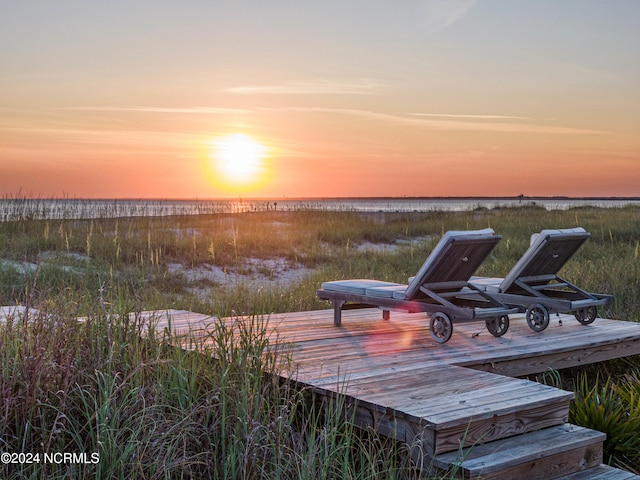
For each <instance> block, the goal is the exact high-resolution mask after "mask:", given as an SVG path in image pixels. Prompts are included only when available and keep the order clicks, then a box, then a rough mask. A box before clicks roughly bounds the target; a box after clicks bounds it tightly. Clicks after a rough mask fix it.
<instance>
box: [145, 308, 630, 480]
mask: <svg viewBox="0 0 640 480" xmlns="http://www.w3.org/2000/svg"><path fill="white" fill-rule="evenodd" d="M144 316H145V318H146V319H148V320H149V321H150V322H151V323H152V324H154V325H155V328H156V329H159V330H163V329H167V328H170V329H171V330H172V332H173V334H174V335H176V336H175V337H174V338H175V339H176V341H178V342H180V343H181V345H182V346H183V347H184V348H212V345H207V338H208V335H210V333H211V331H212V329H213V327H214V326H215V325H216V324H217V323H218V322H224V323H225V324H227V325H228V326H229V327H234V326H235V327H237V326H238V324H239V322H242V321H248V320H247V319H238V318H235V319H222V320H219V319H217V318H214V317H209V316H206V315H202V314H196V313H193V312H186V311H176V310H168V311H165V312H145V313H144ZM263 320H264V321H267V322H268V323H267V329H268V331H269V334H270V337H271V343H272V344H273V345H278V346H281V347H282V348H287V349H288V351H290V352H291V354H292V358H293V365H294V366H293V368H292V369H291V371H288V372H284V373H283V375H284V376H286V377H287V379H288V380H290V381H293V382H295V383H296V385H298V386H299V387H301V388H306V389H312V390H313V391H315V392H316V393H317V394H319V395H321V396H326V397H332V398H338V397H340V398H342V399H344V400H345V401H346V404H347V405H348V406H349V408H351V412H352V414H353V418H355V420H356V423H357V424H358V425H359V426H361V427H362V428H372V429H374V430H376V431H377V432H379V433H380V434H382V435H388V436H392V437H394V438H396V439H397V440H399V441H403V442H406V443H407V444H409V445H410V446H411V448H412V452H414V455H413V456H414V460H415V461H416V462H421V464H423V465H430V466H431V468H434V467H435V468H437V469H441V470H449V469H450V468H451V467H452V466H454V465H456V466H457V467H459V468H460V470H459V472H460V474H461V476H463V477H464V478H500V479H505V478H522V477H524V476H525V475H526V476H527V477H528V478H529V479H536V478H544V479H551V478H563V476H565V475H578V474H577V473H576V472H582V473H581V474H580V475H581V476H571V477H570V478H640V477H636V476H634V475H631V474H628V473H626V472H621V471H616V470H614V469H610V468H608V467H605V466H601V465H600V464H601V462H602V443H603V441H604V435H603V434H601V433H600V432H594V431H592V430H588V429H583V428H580V427H576V426H573V425H569V424H567V423H566V422H567V418H568V408H569V402H570V400H571V399H572V397H573V394H572V393H571V392H567V391H563V390H560V389H557V388H553V387H550V386H546V385H542V384H539V383H537V382H533V381H529V380H526V379H522V378H517V377H522V376H525V375H531V374H536V373H542V372H545V371H547V370H548V369H562V368H567V367H572V366H577V365H585V364H589V363H594V362H599V361H603V360H607V359H613V358H619V357H626V356H630V355H636V354H639V353H640V324H638V323H632V322H623V321H618V320H605V319H597V320H596V321H595V322H594V323H593V324H591V325H588V326H584V325H581V324H579V323H578V322H577V321H576V320H575V319H574V318H573V317H572V316H566V315H564V316H556V317H553V318H552V320H551V323H550V325H549V327H548V328H547V329H546V330H545V331H543V332H540V333H536V332H533V331H532V330H531V329H529V327H528V326H527V324H526V321H525V319H524V317H523V316H513V317H512V319H511V327H510V329H509V331H508V332H507V334H506V335H504V336H503V337H501V338H495V337H493V336H492V335H491V334H490V333H489V332H488V331H487V330H486V328H485V326H484V323H483V322H468V323H455V324H454V334H453V336H452V338H451V340H450V341H449V342H448V343H446V344H439V343H436V342H435V341H433V340H432V338H431V336H430V334H429V331H428V327H427V325H428V319H427V317H426V316H425V315H423V314H404V313H395V312H394V313H392V318H391V320H388V321H385V320H382V319H381V313H380V312H379V311H378V310H376V309H363V310H351V311H345V312H343V322H342V325H341V326H339V327H338V326H335V325H334V323H333V310H320V311H311V312H295V313H285V314H274V315H271V316H269V317H266V318H264V319H263ZM180 338H181V339H182V340H178V339H180ZM194 339H195V341H194ZM469 447H472V448H470V450H468V451H467V450H462V448H469ZM598 475H601V476H598ZM568 478H569V477H568Z"/></svg>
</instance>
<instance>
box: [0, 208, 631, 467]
mask: <svg viewBox="0 0 640 480" xmlns="http://www.w3.org/2000/svg"><path fill="white" fill-rule="evenodd" d="M24 213H25V212H23V214H24ZM28 218H30V217H29V215H28V212H26V214H25V216H24V217H23V218H22V219H21V220H17V221H7V222H1V223H0V261H1V262H0V304H2V305H16V304H17V305H21V306H23V307H27V308H28V310H27V311H28V312H31V313H29V314H28V317H29V318H28V321H26V320H27V319H25V318H23V317H21V316H15V317H14V318H10V319H9V320H8V321H7V323H6V324H4V325H0V361H1V362H2V363H1V364H2V372H1V374H0V400H1V401H2V402H1V403H0V407H1V410H0V435H1V437H0V450H2V451H9V452H65V451H66V452H87V453H92V452H99V454H100V462H99V463H97V464H92V463H89V464H83V465H78V464H64V465H51V464H48V465H44V464H39V465H23V466H17V465H3V466H0V477H2V478H9V479H18V478H72V477H73V478H96V477H99V478H150V479H152V478H220V479H224V478H313V479H316V478H321V479H325V478H326V479H329V478H354V479H356V478H357V479H365V478H380V477H385V478H415V477H417V469H416V467H415V465H414V464H413V463H412V461H411V455H410V454H409V451H408V447H407V446H405V445H401V444H398V443H396V442H394V441H392V440H390V439H387V438H383V437H380V436H377V435H375V434H373V433H371V432H363V431H361V430H359V429H357V428H355V427H354V426H353V422H352V420H353V419H352V418H351V415H352V412H353V408H352V406H351V405H349V404H346V403H345V400H344V399H339V400H334V403H333V404H331V405H326V404H325V405H322V404H319V403H318V402H319V400H317V399H315V400H314V398H313V394H312V393H311V392H309V391H306V390H304V389H298V388H293V387H292V384H291V383H289V382H280V381H276V380H275V378H276V377H274V376H272V375H270V374H269V373H278V372H290V371H291V369H293V367H292V366H291V364H290V355H289V352H287V351H286V349H276V350H273V347H272V339H270V338H269V336H268V331H269V329H268V328H267V326H266V323H265V319H267V318H268V315H269V314H270V313H272V312H286V311H301V310H310V309H318V308H327V307H328V306H327V305H326V304H324V303H322V302H320V301H319V300H318V299H317V297H316V295H315V291H316V289H317V288H318V287H319V285H320V283H321V282H322V281H325V280H328V279H340V278H348V277H352V278H354V277H362V278H377V279H383V280H388V281H395V282H406V279H407V278H408V277H409V276H411V275H413V274H414V273H415V272H416V271H417V269H418V268H419V266H420V265H421V264H422V262H423V261H424V258H425V257H426V256H427V255H428V253H429V252H430V250H431V249H432V248H433V246H434V245H435V242H437V240H438V238H439V237H440V236H441V235H442V233H444V232H445V231H447V230H452V229H477V228H485V227H492V228H494V229H495V230H496V231H497V232H498V233H500V234H501V235H503V241H502V242H501V243H500V244H499V246H498V247H497V248H496V250H495V251H494V253H493V254H492V256H491V257H490V258H489V259H488V261H487V262H485V264H484V265H483V266H482V269H481V271H480V272H478V273H479V274H482V275H487V276H504V275H505V274H506V273H507V272H508V270H509V269H510V268H511V266H512V265H513V264H514V263H515V261H517V259H518V258H520V256H521V255H522V253H523V252H524V251H525V250H526V248H527V246H528V243H529V236H530V235H531V233H533V232H535V231H538V230H540V229H542V228H567V227H573V226H582V227H584V228H585V229H587V230H588V231H590V232H591V233H592V237H591V239H590V240H589V241H588V242H587V243H586V244H585V246H584V247H583V248H582V249H581V250H580V251H579V252H578V253H577V254H576V257H575V258H574V259H572V260H571V261H570V262H569V264H568V265H567V266H566V267H565V269H564V270H563V272H562V273H563V275H564V276H566V277H567V278H569V279H570V280H573V281H575V282H576V283H577V284H579V285H580V286H583V287H584V288H586V289H587V290H594V291H598V292H603V293H611V294H613V295H615V297H616V302H615V303H614V304H613V305H612V306H611V307H610V308H609V309H607V310H606V311H604V312H601V313H602V315H605V316H610V317H612V318H620V319H624V320H630V321H640V295H638V291H639V288H640V276H639V269H640V258H639V248H640V247H639V239H640V209H638V208H633V207H629V208H622V209H598V208H580V209H573V210H568V211H551V212H548V211H546V210H544V209H540V208H532V207H526V208H524V207H523V208H505V209H494V210H486V209H478V210H475V211H470V212H459V213H447V212H429V213H414V214H405V213H376V214H358V213H353V212H318V211H313V210H301V211H292V212H276V211H265V212H259V213H245V214H239V215H230V214H203V215H199V216H163V217H122V218H106V219H94V220H82V219H73V218H71V219H64V218H63V219H53V220H29V219H28ZM363 244H374V245H377V244H384V245H389V244H393V245H394V248H392V249H387V248H385V249H361V248H358V247H359V246H361V245H363ZM274 258H278V259H285V260H286V261H287V262H288V263H287V264H288V265H290V267H291V268H292V269H295V268H296V266H297V265H301V266H304V267H306V268H308V269H312V271H311V272H312V273H309V274H307V275H306V276H304V277H302V278H300V279H299V281H297V282H295V283H289V284H285V283H279V282H278V279H277V276H276V278H275V282H272V283H269V282H264V281H263V282H260V283H252V282H250V281H244V280H242V281H235V282H233V283H231V284H226V283H219V282H216V281H202V280H200V281H191V280H189V279H188V278H187V277H186V276H185V275H184V273H180V272H179V271H175V270H172V269H170V268H169V265H171V264H175V263H177V264H180V265H182V266H183V267H184V268H185V269H193V268H196V267H201V266H207V265H211V266H216V267H218V268H221V269H225V271H229V272H236V271H237V272H240V271H247V272H249V273H251V264H250V263H247V259H265V260H266V259H274ZM258 273H259V272H258ZM236 278H237V277H236ZM169 308H177V309H187V310H192V311H197V312H201V313H206V314H211V315H217V316H219V317H233V318H236V317H237V318H238V322H237V323H236V324H235V325H234V327H233V328H234V329H235V331H236V332H240V335H232V334H231V330H230V329H229V328H227V327H225V326H224V325H223V324H220V325H219V326H218V327H217V328H216V329H214V330H213V331H212V332H211V338H209V339H208V340H210V341H211V344H212V345H214V346H215V350H216V356H215V359H212V353H213V352H212V351H210V350H207V349H208V348H210V347H205V346H204V344H203V345H202V346H200V345H195V346H196V347H198V348H196V350H198V351H199V352H198V353H194V352H191V353H188V352H184V351H182V350H180V349H175V348H171V347H168V346H167V343H168V340H170V339H169V338H167V333H166V332H159V331H153V329H152V334H151V335H149V336H146V337H145V338H143V337H142V335H141V333H142V331H143V330H144V329H146V328H147V326H146V324H144V322H143V320H142V318H143V317H142V316H139V315H137V316H136V315H132V316H130V315H129V314H130V313H131V312H134V313H135V312H141V311H143V310H154V309H160V310H166V309H169ZM35 309H37V310H38V312H39V313H36V312H35ZM242 315H248V318H249V319H251V320H250V322H248V323H246V322H245V323H243V322H242V321H241V320H240V319H241V318H242V317H241V316H242ZM78 317H84V318H85V321H84V322H82V323H80V324H79V323H78V322H77V318H78ZM193 341H194V342H196V343H197V342H198V341H200V340H198V339H194V340H193ZM266 352H270V353H269V354H266ZM637 369H638V360H637V358H631V359H625V360H620V361H615V362H609V363H607V364H602V365H599V366H596V367H590V368H589V369H586V370H585V371H586V372H587V373H586V377H585V379H584V382H585V383H584V384H581V383H579V382H577V381H576V380H575V379H576V378H578V375H579V374H580V373H581V372H578V371H570V372H562V374H559V375H557V376H547V378H546V381H553V382H554V383H555V384H557V386H561V384H565V385H567V386H568V388H575V389H576V391H582V392H583V393H584V395H582V394H581V395H579V396H578V397H577V398H578V400H579V401H577V402H575V403H574V405H572V409H573V412H574V413H573V415H575V417H573V418H576V419H577V420H576V421H579V422H582V423H587V422H588V420H594V421H595V420H597V415H598V414H597V409H594V408H592V406H589V405H591V404H590V403H589V402H592V401H593V399H596V398H599V399H602V398H609V397H607V395H610V396H612V398H615V399H617V400H615V401H616V402H619V405H631V404H634V405H635V404H636V403H637V395H638V393H637V389H638V385H639V381H638V376H637V374H633V372H637ZM580 389H582V390H580ZM590 389H594V390H593V392H596V393H597V395H595V394H594V393H590V392H591V390H590ZM603 392H604V393H603ZM605 394H606V395H605ZM612 401H613V400H612ZM620 402H621V403H620ZM634 402H635V403H634ZM592 403H593V402H592ZM596 403H597V402H596ZM623 413H624V415H623V416H622V417H621V418H623V419H625V421H629V422H631V421H637V415H638V410H637V409H636V408H634V409H630V410H627V411H625V412H623ZM621 415H622V414H621ZM625 415H626V416H625ZM578 419H579V420H578ZM621 423H624V421H621ZM631 441H635V439H634V438H631V439H629V438H627V439H626V440H625V442H626V444H628V443H629V442H631ZM414 447H417V446H414ZM607 448H609V447H608V446H607ZM609 451H610V452H611V454H610V455H609V454H608V455H609V456H608V459H610V460H611V462H612V463H616V462H618V464H624V465H626V466H627V468H629V469H634V468H635V469H636V470H637V469H638V458H637V456H636V457H634V456H633V455H629V454H628V453H624V452H621V451H620V450H619V449H617V447H611V450H607V452H609Z"/></svg>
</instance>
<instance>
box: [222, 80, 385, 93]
mask: <svg viewBox="0 0 640 480" xmlns="http://www.w3.org/2000/svg"><path fill="white" fill-rule="evenodd" d="M384 86H385V85H384V84H383V83H381V82H375V81H373V80H370V79H361V80H356V81H350V82H340V81H332V80H317V81H309V82H290V83H283V84H276V85H244V86H238V87H231V88H227V89H225V90H224V91H225V92H227V93H235V94H239V95H254V94H263V95H264V94H266V95H345V94H348V95H374V94H376V93H378V91H379V90H380V89H382V88H383V87H384Z"/></svg>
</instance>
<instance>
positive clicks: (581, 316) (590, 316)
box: [574, 306, 598, 325]
mask: <svg viewBox="0 0 640 480" xmlns="http://www.w3.org/2000/svg"><path fill="white" fill-rule="evenodd" d="M574 316H575V317H576V320H578V321H579V322H580V323H581V324H582V325H589V324H590V323H593V321H594V320H595V319H596V317H597V316H598V308H597V307H595V306H591V307H587V308H581V309H580V310H576V311H575V312H574Z"/></svg>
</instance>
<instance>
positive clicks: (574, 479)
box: [557, 465, 640, 480]
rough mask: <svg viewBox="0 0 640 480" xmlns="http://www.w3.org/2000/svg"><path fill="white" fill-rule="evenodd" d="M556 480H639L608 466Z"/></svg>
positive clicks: (634, 476) (639, 477)
mask: <svg viewBox="0 0 640 480" xmlns="http://www.w3.org/2000/svg"><path fill="white" fill-rule="evenodd" d="M557 480H640V476H638V475H635V474H633V473H631V472H627V471H625V470H620V469H619V468H614V467H610V466H609V465H598V466H597V467H594V468H589V469H587V470H581V471H579V472H574V473H570V474H569V475H564V476H562V477H558V479H557Z"/></svg>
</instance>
